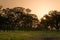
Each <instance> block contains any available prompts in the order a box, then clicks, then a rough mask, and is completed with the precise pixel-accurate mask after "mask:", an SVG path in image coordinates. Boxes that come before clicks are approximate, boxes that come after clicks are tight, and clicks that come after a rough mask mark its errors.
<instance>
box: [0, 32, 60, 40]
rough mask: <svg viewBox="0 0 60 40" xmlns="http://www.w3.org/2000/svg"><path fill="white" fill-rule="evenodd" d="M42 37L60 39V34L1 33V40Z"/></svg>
mask: <svg viewBox="0 0 60 40" xmlns="http://www.w3.org/2000/svg"><path fill="white" fill-rule="evenodd" d="M40 37H60V32H57V31H53V32H52V31H51V32H49V31H16V32H12V31H11V32H0V40H27V39H33V38H34V39H35V38H40Z"/></svg>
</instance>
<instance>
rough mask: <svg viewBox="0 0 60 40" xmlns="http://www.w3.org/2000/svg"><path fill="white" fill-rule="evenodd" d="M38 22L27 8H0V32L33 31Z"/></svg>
mask: <svg viewBox="0 0 60 40" xmlns="http://www.w3.org/2000/svg"><path fill="white" fill-rule="evenodd" d="M38 25H39V20H38V18H37V16H36V15H35V14H31V10H30V9H29V8H27V9H25V8H24V7H14V8H5V9H3V8H2V7H1V6H0V30H4V31H5V30H27V31H28V30H35V29H37V27H38ZM37 30H38V29H37Z"/></svg>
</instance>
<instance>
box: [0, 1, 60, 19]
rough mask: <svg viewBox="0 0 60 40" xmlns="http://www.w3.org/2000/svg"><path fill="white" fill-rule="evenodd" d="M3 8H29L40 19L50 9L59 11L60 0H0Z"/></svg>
mask: <svg viewBox="0 0 60 40" xmlns="http://www.w3.org/2000/svg"><path fill="white" fill-rule="evenodd" d="M0 5H2V6H3V7H4V8H13V7H24V8H30V9H31V10H32V12H31V13H32V14H36V15H37V16H38V18H39V19H40V18H41V17H43V15H45V14H47V13H48V12H49V11H50V10H57V11H60V0H0Z"/></svg>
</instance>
